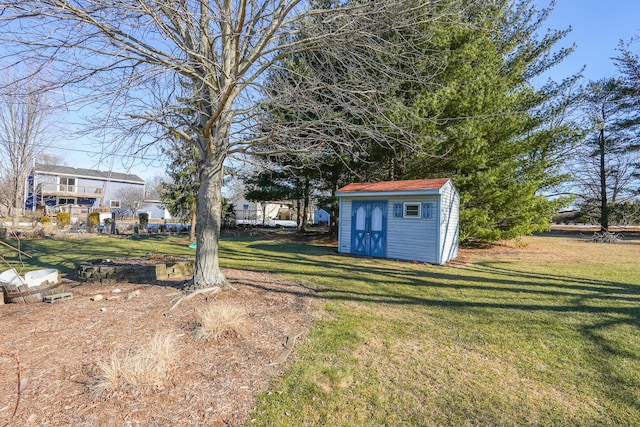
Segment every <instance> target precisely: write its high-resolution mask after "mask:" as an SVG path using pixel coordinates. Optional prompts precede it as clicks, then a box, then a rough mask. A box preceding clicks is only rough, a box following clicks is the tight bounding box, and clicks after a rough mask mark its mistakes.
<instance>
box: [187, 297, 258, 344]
mask: <svg viewBox="0 0 640 427" xmlns="http://www.w3.org/2000/svg"><path fill="white" fill-rule="evenodd" d="M198 319H199V322H198V327H197V328H196V331H195V337H196V339H202V340H208V339H216V338H218V337H220V336H221V335H223V334H225V333H229V332H231V333H235V334H236V335H241V334H242V333H243V332H244V331H245V330H246V325H247V323H246V312H245V310H244V308H242V307H238V306H236V305H232V304H228V303H223V302H215V303H213V304H210V305H209V306H207V307H206V308H204V309H200V310H198Z"/></svg>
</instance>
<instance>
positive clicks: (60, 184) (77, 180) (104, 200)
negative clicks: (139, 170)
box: [25, 164, 145, 216]
mask: <svg viewBox="0 0 640 427" xmlns="http://www.w3.org/2000/svg"><path fill="white" fill-rule="evenodd" d="M27 187H28V188H27V198H26V202H25V208H26V209H27V210H32V211H36V210H41V211H42V212H43V213H53V212H54V211H56V210H63V209H60V207H63V206H65V207H69V209H68V211H70V212H71V213H72V215H74V216H75V215H80V214H82V213H87V212H88V211H89V209H90V208H103V210H105V209H120V208H121V200H120V199H119V198H118V195H119V194H122V192H123V190H135V191H140V193H141V194H144V188H145V182H144V180H143V179H142V178H140V177H139V176H137V175H133V174H126V173H119V172H104V171H96V170H92V169H82V168H74V167H69V166H58V165H38V164H36V166H35V167H34V168H33V170H32V172H31V174H30V176H29V179H28V182H27ZM56 208H57V209H56Z"/></svg>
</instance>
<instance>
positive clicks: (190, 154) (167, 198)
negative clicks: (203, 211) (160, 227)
mask: <svg viewBox="0 0 640 427" xmlns="http://www.w3.org/2000/svg"><path fill="white" fill-rule="evenodd" d="M166 154H167V155H168V156H169V157H170V158H171V163H169V165H168V166H167V174H168V175H169V178H170V180H169V181H168V182H163V183H162V185H161V193H160V199H161V200H162V202H163V203H164V204H165V205H166V206H167V209H169V212H170V213H171V215H173V216H175V217H177V218H181V219H186V220H189V221H190V222H191V228H190V232H189V239H190V240H194V239H195V229H196V227H195V224H196V217H197V212H196V206H197V203H196V202H197V198H198V189H199V188H200V180H199V178H198V174H199V170H200V169H199V162H200V156H199V154H198V150H197V149H196V147H195V146H193V145H192V144H187V143H185V144H184V145H183V146H182V150H180V151H166Z"/></svg>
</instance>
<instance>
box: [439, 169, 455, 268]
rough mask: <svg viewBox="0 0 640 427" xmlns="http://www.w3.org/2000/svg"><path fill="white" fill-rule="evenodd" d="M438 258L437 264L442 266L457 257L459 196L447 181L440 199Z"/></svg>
mask: <svg viewBox="0 0 640 427" xmlns="http://www.w3.org/2000/svg"><path fill="white" fill-rule="evenodd" d="M438 211H439V212H440V245H441V249H440V257H439V260H438V262H437V263H438V264H444V263H446V262H449V261H451V260H453V259H454V258H456V257H457V256H458V236H459V231H460V230H459V223H460V221H459V219H460V218H459V217H460V195H459V194H458V192H457V191H456V189H455V188H454V187H453V185H452V184H451V181H449V182H448V183H447V184H446V185H445V186H444V187H443V188H442V196H441V198H440V206H439V208H438Z"/></svg>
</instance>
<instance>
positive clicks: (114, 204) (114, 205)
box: [109, 200, 120, 209]
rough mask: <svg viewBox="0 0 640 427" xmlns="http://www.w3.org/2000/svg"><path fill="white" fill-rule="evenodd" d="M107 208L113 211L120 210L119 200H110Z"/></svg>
mask: <svg viewBox="0 0 640 427" xmlns="http://www.w3.org/2000/svg"><path fill="white" fill-rule="evenodd" d="M109 207H110V208H113V209H120V200H110V201H109Z"/></svg>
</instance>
